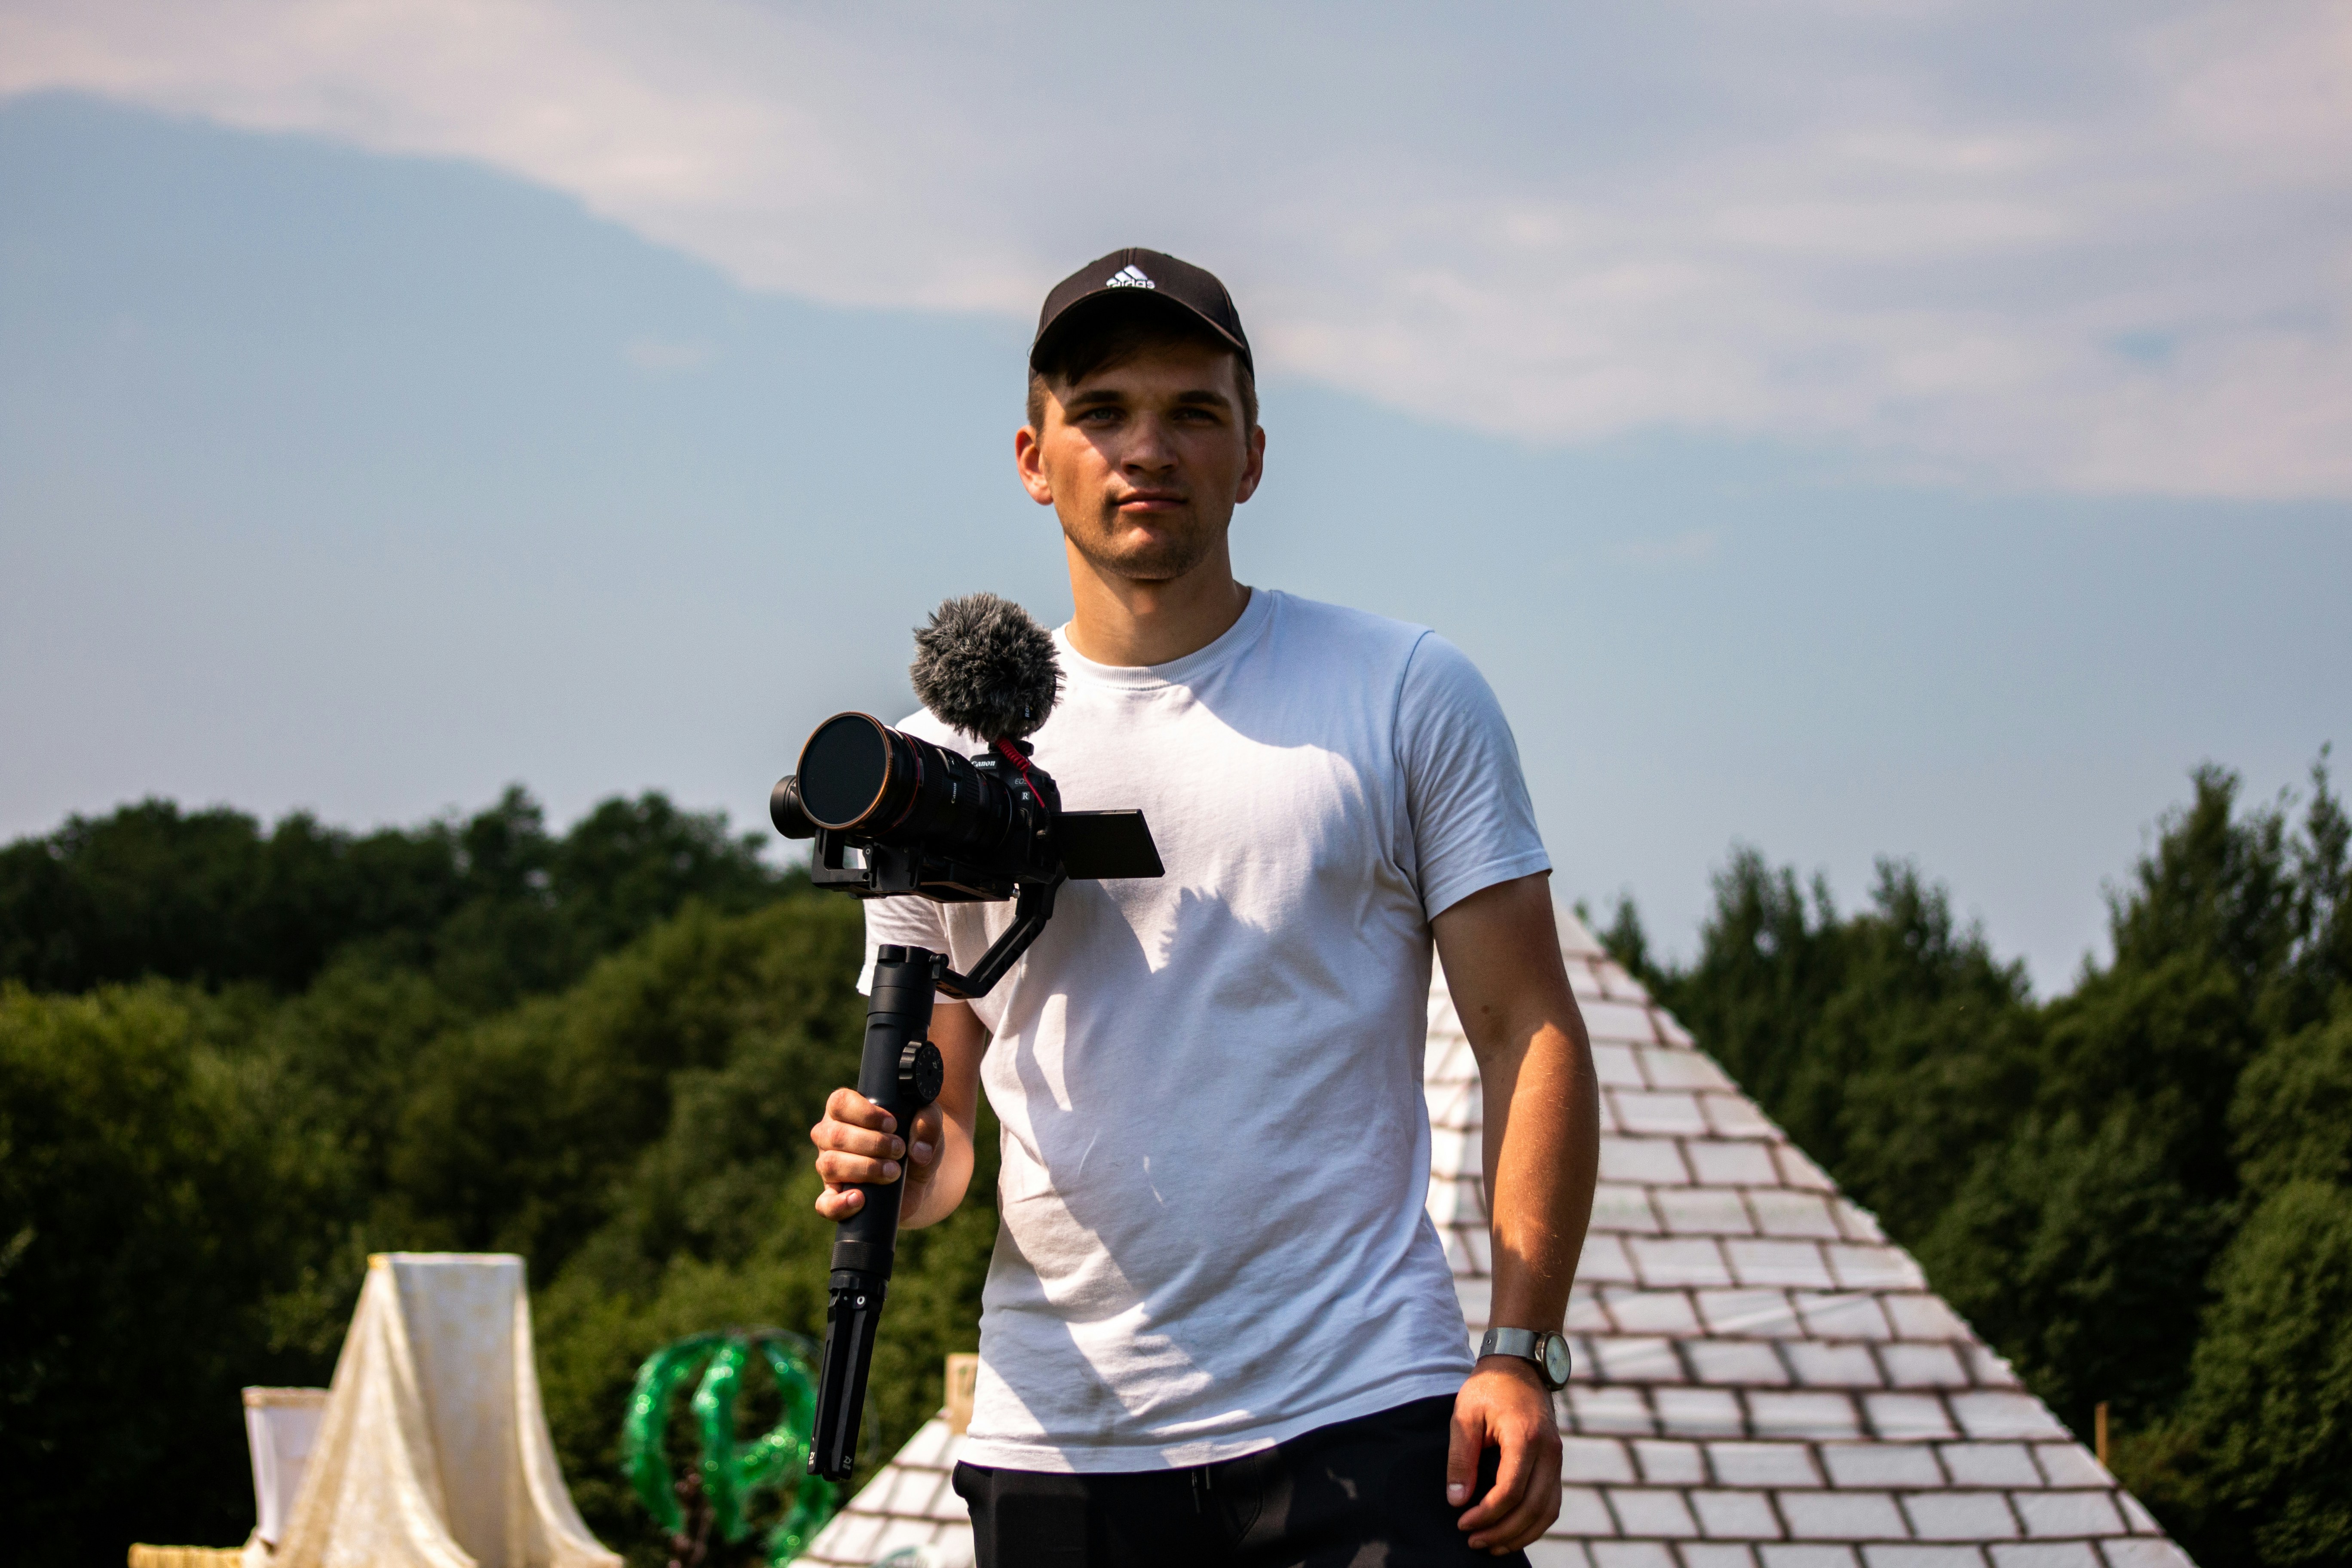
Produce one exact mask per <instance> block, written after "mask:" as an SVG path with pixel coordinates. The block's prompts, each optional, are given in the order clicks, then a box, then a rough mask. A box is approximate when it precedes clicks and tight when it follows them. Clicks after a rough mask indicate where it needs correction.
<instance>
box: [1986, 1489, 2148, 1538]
mask: <svg viewBox="0 0 2352 1568" xmlns="http://www.w3.org/2000/svg"><path fill="white" fill-rule="evenodd" d="M2011 1500H2012V1501H2013V1502H2015V1503H2016V1505H2017V1516H2018V1518H2020V1519H2021V1520H2023V1521H2025V1533H2026V1534H2028V1535H2121V1534H2123V1533H2124V1531H2125V1530H2126V1528H2127V1527H2126V1525H2125V1523H2124V1516H2123V1515H2122V1514H2120V1513H2117V1512H2116V1505H2115V1503H2114V1502H2113V1501H2112V1500H2110V1499H2109V1496H2108V1494H2107V1493H2105V1492H2103V1491H2099V1492H2014V1493H2011Z"/></svg>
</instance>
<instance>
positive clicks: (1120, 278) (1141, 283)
mask: <svg viewBox="0 0 2352 1568" xmlns="http://www.w3.org/2000/svg"><path fill="white" fill-rule="evenodd" d="M1103 287H1104V288H1106V289H1157V288H1159V287H1160V285H1159V284H1157V283H1154V282H1153V281H1152V280H1151V279H1150V278H1149V277H1147V276H1145V275H1144V271H1143V269H1142V268H1139V267H1136V266H1134V265H1132V264H1130V265H1129V266H1126V267H1122V268H1119V269H1118V271H1116V272H1114V273H1112V274H1111V275H1110V276H1109V277H1108V278H1107V279H1104V280H1103Z"/></svg>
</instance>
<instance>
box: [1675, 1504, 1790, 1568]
mask: <svg viewBox="0 0 2352 1568" xmlns="http://www.w3.org/2000/svg"><path fill="white" fill-rule="evenodd" d="M1718 1495H1719V1494H1718ZM1691 1501H1692V1502H1693V1503H1694V1504H1695V1505H1696V1506H1697V1508H1698V1510H1699V1518H1700V1520H1701V1521H1702V1522H1704V1521H1705V1520H1706V1494H1704V1493H1702V1494H1700V1495H1699V1496H1696V1497H1694V1498H1693V1499H1692V1500H1691ZM1779 1528H1780V1527H1779V1526H1778V1525H1777V1524H1776V1525H1775V1526H1774V1527H1773V1530H1774V1533H1776V1534H1777V1533H1779ZM1726 1533H1732V1532H1729V1531H1727V1532H1726ZM1675 1551H1676V1552H1678V1553H1679V1554H1680V1555H1681V1557H1682V1560H1683V1568H1756V1554H1755V1553H1754V1552H1750V1551H1749V1550H1748V1548H1746V1547H1745V1546H1732V1545H1702V1544H1700V1543H1699V1542H1685V1544H1683V1545H1681V1546H1678V1547H1676V1548H1675Z"/></svg>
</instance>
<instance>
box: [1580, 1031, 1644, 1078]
mask: <svg viewBox="0 0 2352 1568" xmlns="http://www.w3.org/2000/svg"><path fill="white" fill-rule="evenodd" d="M1592 1072H1593V1076H1594V1077H1596V1078H1598V1079H1600V1080H1601V1085H1602V1087H1604V1088H1607V1089H1647V1088H1649V1087H1650V1084H1649V1080H1648V1079H1644V1078H1643V1076H1642V1062H1641V1058H1638V1057H1636V1056H1635V1055H1634V1054H1633V1047H1631V1046H1616V1045H1610V1044H1607V1043H1605V1042H1603V1041H1600V1040H1595V1041H1594V1042H1593V1044H1592Z"/></svg>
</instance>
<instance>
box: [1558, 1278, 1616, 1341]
mask: <svg viewBox="0 0 2352 1568" xmlns="http://www.w3.org/2000/svg"><path fill="white" fill-rule="evenodd" d="M1602 1294H1603V1293H1602V1292H1601V1291H1600V1290H1597V1289H1593V1288H1592V1287H1591V1286H1590V1285H1587V1284H1585V1283H1584V1282H1583V1281H1582V1280H1579V1281H1577V1283H1576V1285H1575V1287H1574V1288H1573V1289H1570V1291H1569V1293H1568V1322H1567V1325H1566V1326H1567V1329H1568V1331H1569V1332H1570V1333H1584V1334H1605V1333H1608V1332H1609V1331H1611V1330H1612V1328H1614V1327H1615V1324H1614V1322H1613V1321H1612V1319H1611V1318H1610V1316H1609V1313H1608V1310H1607V1309H1606V1308H1604V1307H1603V1306H1602V1305H1601V1297H1602Z"/></svg>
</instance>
